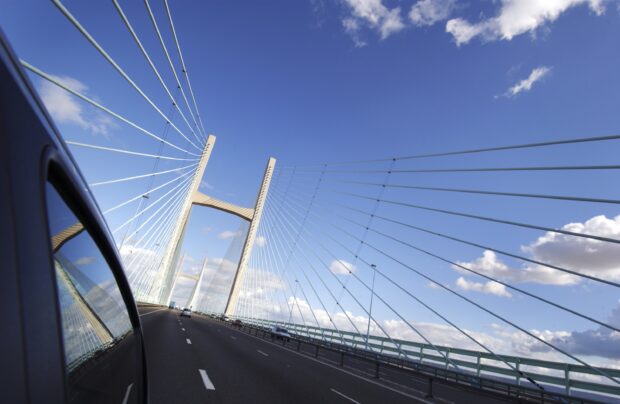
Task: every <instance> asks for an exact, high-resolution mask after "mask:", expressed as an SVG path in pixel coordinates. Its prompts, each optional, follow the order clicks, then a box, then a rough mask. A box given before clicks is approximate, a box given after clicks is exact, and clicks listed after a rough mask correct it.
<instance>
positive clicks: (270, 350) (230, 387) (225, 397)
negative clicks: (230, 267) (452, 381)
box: [140, 307, 500, 404]
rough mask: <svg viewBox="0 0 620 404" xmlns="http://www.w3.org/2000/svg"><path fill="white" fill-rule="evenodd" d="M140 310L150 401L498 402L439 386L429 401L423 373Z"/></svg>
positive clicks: (203, 320) (163, 312)
mask: <svg viewBox="0 0 620 404" xmlns="http://www.w3.org/2000/svg"><path fill="white" fill-rule="evenodd" d="M140 311H141V319H142V324H143V327H144V337H145V343H146V351H147V352H146V353H147V361H148V367H149V369H148V370H149V381H150V393H151V397H150V398H151V403H153V404H158V403H170V402H176V403H194V402H196V403H198V402H204V401H205V400H209V402H222V403H246V402H254V403H263V402H264V403H271V404H273V403H293V402H294V403H317V402H321V403H332V402H333V403H343V402H358V403H379V402H382V403H386V402H389V403H404V402H407V403H411V402H500V401H498V400H493V399H490V398H484V397H480V396H473V394H472V393H469V392H463V391H459V390H454V389H452V388H449V387H447V386H440V385H437V386H435V389H434V395H435V398H434V399H433V400H428V399H426V398H424V396H425V394H426V385H427V384H426V381H425V380H415V379H413V378H411V377H404V376H403V375H402V374H398V373H397V372H391V371H388V372H386V371H382V374H381V379H379V381H377V380H376V379H373V377H372V372H373V369H370V368H369V367H368V364H364V363H359V366H356V365H355V364H354V365H353V369H352V368H351V367H347V368H346V369H345V370H343V369H341V368H339V367H338V366H337V361H338V358H336V357H334V358H333V364H330V363H326V362H323V361H317V360H314V359H313V358H310V357H308V356H305V355H300V354H297V353H296V352H293V351H291V350H289V349H285V348H282V347H281V346H280V345H278V344H274V343H271V342H269V341H265V340H262V339H259V338H256V337H254V336H250V335H248V334H246V333H244V332H240V331H237V330H236V329H233V328H231V327H227V326H225V325H223V324H222V323H219V322H217V321H214V320H210V319H207V318H204V317H201V316H198V315H194V316H193V317H192V318H191V319H187V318H179V317H178V314H179V312H178V311H171V310H168V309H161V308H155V307H148V308H146V307H145V308H141V309H140ZM183 329H184V330H183ZM188 340H189V341H190V342H191V344H190V343H188ZM327 359H328V360H329V359H332V358H327ZM201 369H202V370H204V372H205V374H206V376H207V377H208V381H205V380H204V379H203V377H202V375H201V372H200V370H201ZM209 382H210V383H211V384H212V387H213V388H214V389H209V388H208V387H211V386H210V385H209ZM468 395H471V396H470V397H468Z"/></svg>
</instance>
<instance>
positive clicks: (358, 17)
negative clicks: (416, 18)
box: [342, 0, 405, 47]
mask: <svg viewBox="0 0 620 404" xmlns="http://www.w3.org/2000/svg"><path fill="white" fill-rule="evenodd" d="M344 2H345V3H346V4H347V5H348V6H349V8H350V10H351V16H349V17H346V18H344V19H343V21H342V25H343V27H344V29H345V32H347V33H348V34H349V35H350V36H351V38H352V39H353V41H354V42H355V45H356V46H358V47H360V46H364V45H365V44H366V43H365V42H364V41H361V40H360V39H359V31H360V29H361V24H362V23H364V24H365V25H367V26H369V27H370V28H372V29H374V30H376V31H378V32H379V34H380V36H381V39H386V38H387V37H389V36H390V35H392V34H393V33H395V32H398V31H400V30H402V29H403V28H405V24H404V23H403V21H402V18H401V16H400V7H395V8H393V9H391V10H390V9H389V8H387V7H386V6H385V5H384V4H383V2H382V0H344Z"/></svg>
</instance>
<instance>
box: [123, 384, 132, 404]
mask: <svg viewBox="0 0 620 404" xmlns="http://www.w3.org/2000/svg"><path fill="white" fill-rule="evenodd" d="M132 387H133V383H131V384H130V385H129V386H127V391H126V392H125V398H123V404H127V400H129V394H130V393H131V388H132Z"/></svg>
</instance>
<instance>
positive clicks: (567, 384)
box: [564, 364, 570, 396]
mask: <svg viewBox="0 0 620 404" xmlns="http://www.w3.org/2000/svg"><path fill="white" fill-rule="evenodd" d="M564 387H565V389H566V395H567V396H570V365H569V364H566V367H565V368H564Z"/></svg>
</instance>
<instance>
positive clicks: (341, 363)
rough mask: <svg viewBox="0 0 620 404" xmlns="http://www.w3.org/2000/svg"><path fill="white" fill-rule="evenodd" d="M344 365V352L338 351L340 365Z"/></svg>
mask: <svg viewBox="0 0 620 404" xmlns="http://www.w3.org/2000/svg"><path fill="white" fill-rule="evenodd" d="M343 366H344V352H340V367H343Z"/></svg>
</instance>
